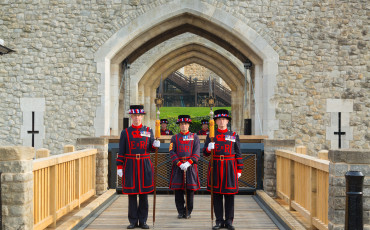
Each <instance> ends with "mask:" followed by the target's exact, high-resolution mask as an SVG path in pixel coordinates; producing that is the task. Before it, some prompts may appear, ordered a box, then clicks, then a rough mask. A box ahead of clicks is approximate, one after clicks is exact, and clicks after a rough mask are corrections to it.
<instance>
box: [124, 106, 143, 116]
mask: <svg viewBox="0 0 370 230" xmlns="http://www.w3.org/2000/svg"><path fill="white" fill-rule="evenodd" d="M128 114H145V111H144V106H143V105H130V110H129V111H128Z"/></svg>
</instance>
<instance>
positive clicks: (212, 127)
mask: <svg viewBox="0 0 370 230" xmlns="http://www.w3.org/2000/svg"><path fill="white" fill-rule="evenodd" d="M208 82H209V98H207V103H208V106H209V108H210V109H211V112H210V113H209V114H210V120H209V138H211V142H213V138H214V137H215V121H214V119H213V107H214V106H215V98H214V95H213V89H212V81H211V77H209V80H208ZM213 155H214V150H213V149H211V159H210V161H211V164H210V165H211V173H210V176H211V221H212V222H211V226H212V225H213Z"/></svg>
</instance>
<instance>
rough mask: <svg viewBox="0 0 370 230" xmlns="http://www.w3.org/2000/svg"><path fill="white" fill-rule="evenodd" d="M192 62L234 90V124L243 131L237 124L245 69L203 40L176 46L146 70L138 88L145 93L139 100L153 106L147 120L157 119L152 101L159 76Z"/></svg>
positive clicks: (165, 75)
mask: <svg viewBox="0 0 370 230" xmlns="http://www.w3.org/2000/svg"><path fill="white" fill-rule="evenodd" d="M192 63H197V64H199V65H202V66H205V67H207V68H208V69H210V70H211V71H213V72H214V73H216V74H217V75H218V76H220V77H221V78H222V79H223V80H224V81H226V82H228V83H229V87H230V88H231V90H232V97H231V98H232V102H231V108H232V110H233V120H232V122H233V123H232V127H233V129H234V130H235V131H238V132H240V131H241V128H240V127H239V125H238V124H239V123H241V122H242V115H243V103H242V102H243V100H242V99H243V96H244V91H243V89H244V86H243V85H244V82H243V81H241V79H243V73H242V72H241V71H240V70H239V69H238V68H237V67H236V66H235V65H234V64H233V63H231V62H230V61H229V60H228V59H227V58H225V57H224V56H222V55H220V54H219V53H217V52H216V51H214V50H212V49H209V48H207V47H205V46H203V45H201V44H188V45H184V46H182V47H180V48H177V49H174V50H173V51H171V52H169V53H167V54H166V55H164V56H163V57H161V58H159V59H158V60H155V62H154V64H153V65H152V66H150V67H149V68H148V69H147V70H146V72H145V73H144V74H143V76H142V78H141V79H140V81H139V82H138V84H137V85H138V89H137V91H138V93H139V94H140V95H142V96H141V100H138V101H137V102H138V103H139V104H144V105H145V107H146V108H151V109H150V110H148V111H147V116H146V118H147V122H151V123H150V124H151V125H153V124H152V123H153V121H154V119H155V107H152V106H153V103H152V102H153V101H154V98H155V96H156V95H155V92H156V88H157V87H158V86H159V82H160V76H162V75H163V77H164V78H165V77H167V76H168V75H169V74H171V73H172V72H174V71H176V70H178V69H179V68H181V67H183V66H185V65H188V64H192ZM205 115H206V114H205ZM148 118H149V120H148Z"/></svg>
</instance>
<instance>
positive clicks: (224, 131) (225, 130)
mask: <svg viewBox="0 0 370 230" xmlns="http://www.w3.org/2000/svg"><path fill="white" fill-rule="evenodd" d="M217 131H218V132H220V133H226V132H227V131H229V130H227V128H226V129H224V130H221V129H219V128H217Z"/></svg>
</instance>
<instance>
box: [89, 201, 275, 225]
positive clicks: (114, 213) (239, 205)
mask: <svg viewBox="0 0 370 230" xmlns="http://www.w3.org/2000/svg"><path fill="white" fill-rule="evenodd" d="M210 202H211V197H210V195H195V197H194V210H193V213H192V214H191V216H192V217H191V219H180V220H179V219H177V211H176V207H175V196H174V195H162V194H160V195H157V209H156V221H155V229H172V230H176V229H179V230H180V229H181V230H184V229H196V230H209V229H211V227H212V226H211V214H210ZM127 203H128V199H127V196H126V195H120V197H119V198H118V199H117V200H116V201H115V202H114V203H113V204H112V205H111V206H109V207H108V208H107V209H106V210H105V211H104V212H102V213H101V214H100V216H98V218H96V219H95V220H94V221H93V222H92V223H91V224H90V225H89V226H88V227H87V228H86V229H87V230H93V229H107V230H109V229H112V230H113V229H114V230H117V229H126V227H127V225H129V222H128V218H127V213H128V212H127ZM152 207H153V196H152V195H149V218H148V222H147V224H148V225H149V226H150V228H151V229H153V222H152V221H153V215H152V214H153V210H152V209H151V208H152ZM212 225H214V223H212ZM234 226H235V228H236V229H243V230H244V229H278V228H277V227H276V225H275V224H274V223H273V222H272V221H271V219H270V218H269V217H268V216H267V214H266V213H265V212H264V211H263V210H262V209H261V208H260V206H259V205H258V204H257V203H256V202H255V201H254V199H253V197H252V196H250V195H236V196H235V219H234ZM136 229H140V228H136Z"/></svg>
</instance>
